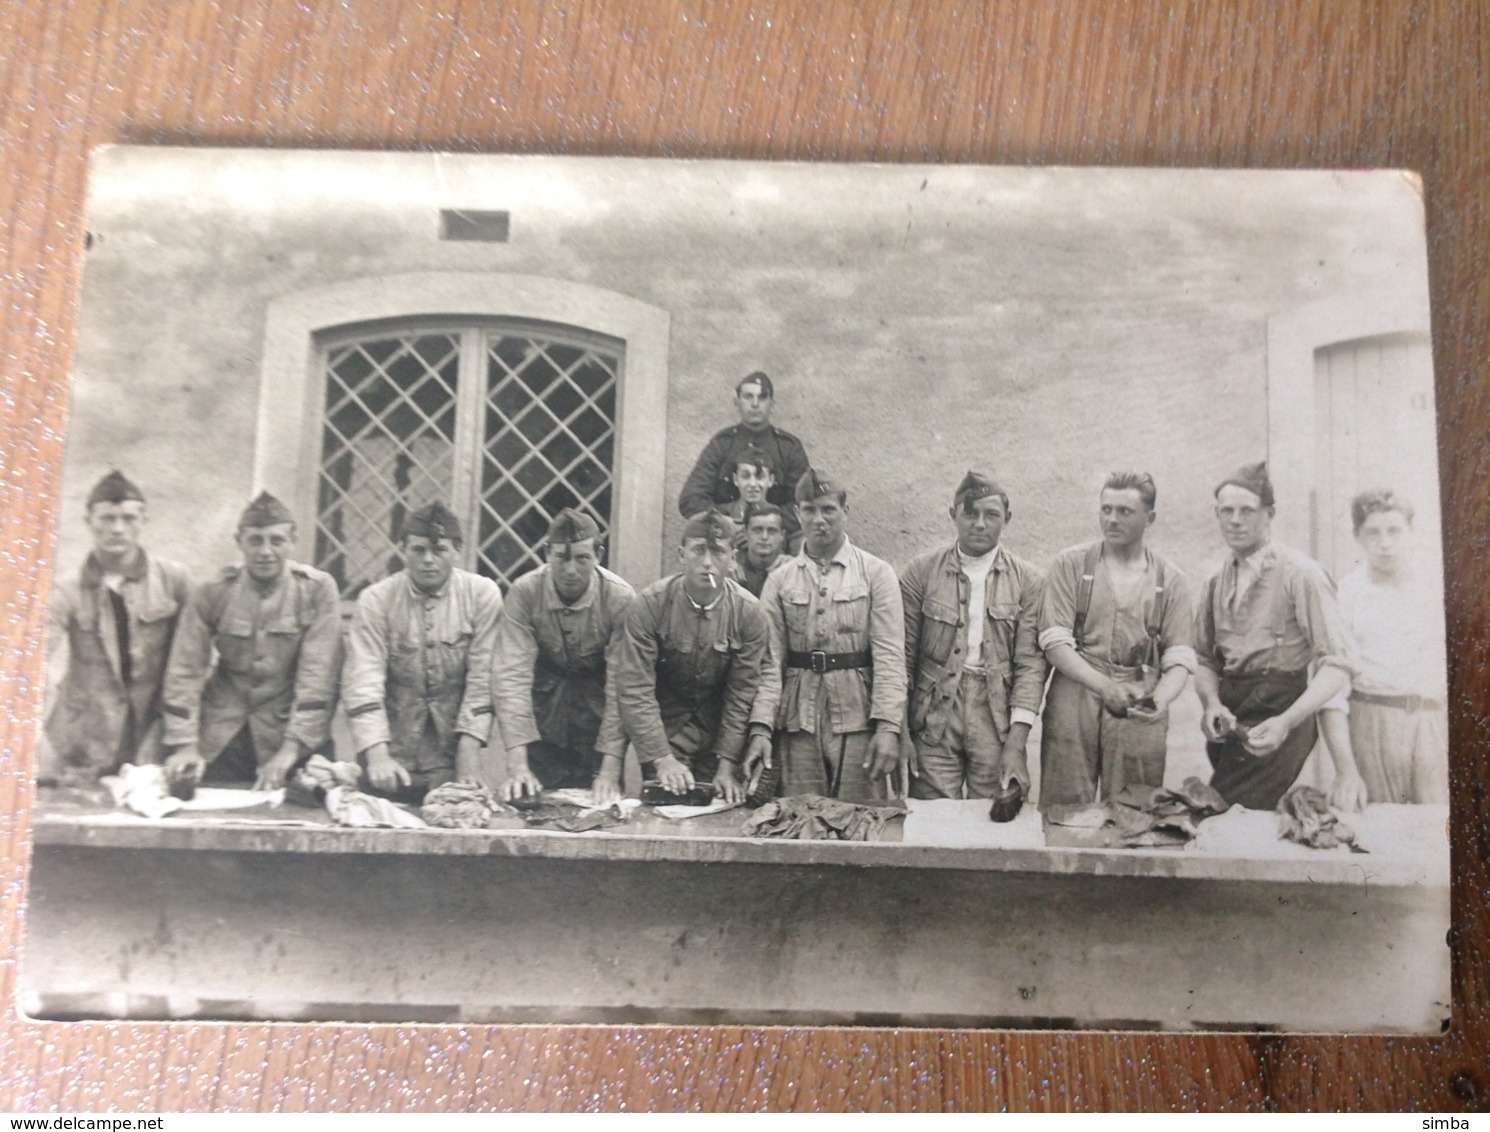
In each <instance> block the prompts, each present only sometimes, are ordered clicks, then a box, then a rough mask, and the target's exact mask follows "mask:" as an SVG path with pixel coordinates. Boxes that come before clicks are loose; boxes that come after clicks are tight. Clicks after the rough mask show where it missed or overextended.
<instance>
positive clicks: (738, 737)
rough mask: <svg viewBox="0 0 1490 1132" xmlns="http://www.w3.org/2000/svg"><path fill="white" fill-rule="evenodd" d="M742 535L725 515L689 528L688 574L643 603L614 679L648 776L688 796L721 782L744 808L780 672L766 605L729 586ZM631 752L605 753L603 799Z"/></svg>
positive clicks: (616, 660) (634, 606)
mask: <svg viewBox="0 0 1490 1132" xmlns="http://www.w3.org/2000/svg"><path fill="white" fill-rule="evenodd" d="M734 534H735V529H734V524H733V523H732V522H731V521H730V519H729V517H728V516H727V515H723V514H720V513H719V512H717V511H706V512H702V513H700V514H698V515H695V516H694V517H693V518H691V519H689V520H688V523H687V524H686V525H685V526H684V528H683V534H682V538H681V539H680V541H679V545H678V559H679V561H680V562H681V563H682V566H683V569H682V572H681V573H678V574H673V575H671V576H669V577H666V578H662V579H660V580H659V581H656V582H653V583H652V584H651V585H650V586H647V587H646V588H645V589H643V590H642V591H641V592H640V593H638V594H637V595H636V600H635V601H633V602H632V603H631V608H630V609H629V610H628V611H627V613H626V619H625V623H624V626H623V628H622V631H621V634H620V637H619V639H618V640H617V642H616V646H615V652H614V654H613V656H612V658H611V662H610V679H611V682H612V684H613V686H614V692H613V694H614V696H615V700H616V704H617V707H618V709H619V711H620V716H621V723H622V725H623V727H624V728H625V732H626V735H627V736H628V737H629V738H630V740H631V742H632V743H633V744H635V746H636V751H637V758H638V759H639V760H640V761H641V764H642V769H643V772H644V773H646V774H648V775H649V777H652V778H655V779H656V780H657V781H659V782H660V783H661V784H662V785H663V786H664V787H665V788H666V789H668V790H671V791H673V792H674V793H680V794H681V793H684V792H686V791H688V790H691V789H692V788H693V787H694V785H695V784H696V783H698V782H707V781H710V780H712V781H713V784H714V788H715V791H716V795H717V796H718V797H720V798H722V799H724V800H726V801H731V802H738V801H742V800H743V799H744V796H745V789H744V785H743V783H742V782H741V780H740V772H739V767H740V763H741V761H742V758H743V757H744V756H745V754H746V750H745V747H746V729H747V726H748V723H749V720H750V709H751V705H752V704H753V703H754V702H755V699H756V694H757V692H758V691H759V690H760V687H761V684H762V681H763V679H769V676H770V673H771V672H772V665H771V662H770V657H769V654H768V652H767V640H768V635H769V631H768V629H767V626H766V616H765V614H764V613H763V612H762V611H761V606H760V602H758V601H757V600H756V599H755V598H754V597H752V596H751V595H750V594H749V593H747V592H746V591H745V589H744V588H743V587H742V586H741V585H740V584H739V583H738V582H735V581H732V580H731V579H730V578H729V561H730V553H731V544H732V541H733V539H734ZM769 742H770V740H769V739H766V740H763V741H762V742H761V744H758V746H769ZM622 753H623V752H622V750H621V749H620V746H619V744H618V745H615V746H612V747H609V748H607V749H606V750H605V751H604V754H605V756H606V757H605V763H604V765H603V767H602V769H601V772H600V782H599V783H597V786H596V791H597V793H600V792H601V791H602V788H603V791H604V793H605V795H606V796H613V795H614V794H617V793H619V792H620V785H621V756H622ZM758 755H759V753H758V752H754V751H753V752H752V756H754V757H758Z"/></svg>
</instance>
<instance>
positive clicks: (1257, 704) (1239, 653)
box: [1195, 463, 1364, 810]
mask: <svg viewBox="0 0 1490 1132" xmlns="http://www.w3.org/2000/svg"><path fill="white" fill-rule="evenodd" d="M1215 495H1216V519H1217V521H1218V522H1219V524H1220V527H1221V537H1222V538H1223V539H1224V540H1225V542H1226V545H1227V547H1228V549H1229V550H1230V553H1229V554H1228V555H1227V556H1226V561H1225V563H1224V564H1223V565H1222V566H1221V569H1220V570H1219V571H1217V572H1216V573H1215V574H1213V575H1211V577H1210V579H1209V580H1208V581H1207V582H1206V584H1205V589H1204V591H1203V592H1202V594H1201V595H1200V601H1199V608H1198V609H1197V610H1196V629H1195V652H1196V658H1197V660H1198V661H1199V666H1198V667H1197V668H1196V670H1195V689H1196V691H1197V692H1198V693H1199V695H1200V703H1201V708H1202V715H1201V727H1202V728H1203V729H1204V731H1205V737H1206V739H1207V740H1208V742H1207V744H1206V754H1207V755H1208V756H1209V757H1210V760H1211V767H1212V769H1213V773H1212V776H1211V785H1212V786H1213V787H1215V788H1216V790H1217V791H1218V792H1219V793H1220V795H1221V796H1222V797H1223V798H1225V799H1226V800H1227V801H1228V802H1236V803H1239V804H1241V805H1243V806H1246V807H1248V808H1249V809H1254V810H1271V809H1273V807H1275V806H1276V805H1277V804H1278V800H1279V799H1280V798H1282V797H1283V795H1284V794H1285V793H1286V792H1287V791H1288V788H1289V787H1290V786H1292V785H1293V783H1294V780H1295V779H1296V778H1297V777H1298V774H1299V771H1300V769H1302V767H1303V765H1304V760H1305V759H1307V758H1308V757H1309V752H1310V750H1311V749H1313V747H1314V742H1315V739H1316V738H1317V736H1318V726H1317V721H1316V719H1315V716H1316V715H1317V713H1318V712H1319V710H1320V709H1321V708H1323V707H1324V706H1325V705H1326V704H1327V703H1328V702H1329V701H1330V700H1331V699H1332V698H1333V697H1334V696H1336V695H1338V694H1339V693H1341V692H1343V691H1345V690H1346V689H1347V688H1349V687H1350V681H1351V676H1352V675H1353V674H1354V671H1355V660H1354V657H1353V652H1354V649H1353V645H1352V643H1351V640H1350V633H1349V630H1347V629H1346V627H1345V623H1344V621H1343V620H1342V619H1341V617H1340V610H1339V608H1338V607H1337V606H1336V604H1335V588H1334V586H1333V585H1331V584H1330V579H1329V577H1328V576H1327V575H1326V574H1325V572H1324V571H1323V570H1322V569H1320V567H1319V565H1318V564H1317V563H1316V562H1314V561H1313V560H1311V559H1309V558H1306V557H1305V556H1304V555H1302V554H1300V553H1299V552H1298V551H1296V550H1291V549H1289V548H1288V547H1285V546H1280V545H1278V544H1277V543H1275V542H1273V541H1272V523H1273V515H1274V514H1275V513H1276V510H1275V507H1274V503H1273V485H1272V482H1271V481H1270V480H1269V479H1268V473H1267V465H1266V464H1265V463H1263V464H1249V465H1246V466H1245V467H1242V468H1239V469H1237V471H1236V472H1235V473H1233V474H1232V475H1231V476H1229V477H1228V478H1227V479H1224V480H1222V481H1221V484H1220V486H1218V487H1217V488H1216V493H1215ZM1311 671H1312V672H1313V675H1310V673H1311ZM1331 754H1332V756H1333V757H1334V759H1335V772H1336V775H1337V777H1338V778H1340V779H1341V782H1340V783H1337V785H1336V787H1335V788H1333V789H1332V795H1333V796H1334V797H1336V798H1337V799H1339V800H1341V801H1344V802H1347V803H1350V800H1351V799H1353V798H1354V796H1355V795H1356V794H1357V793H1363V792H1364V786H1362V785H1360V784H1359V779H1360V775H1359V774H1357V773H1356V769H1355V764H1354V762H1353V760H1352V758H1351V754H1350V752H1349V751H1348V750H1338V751H1337V750H1334V749H1333V748H1332V749H1331Z"/></svg>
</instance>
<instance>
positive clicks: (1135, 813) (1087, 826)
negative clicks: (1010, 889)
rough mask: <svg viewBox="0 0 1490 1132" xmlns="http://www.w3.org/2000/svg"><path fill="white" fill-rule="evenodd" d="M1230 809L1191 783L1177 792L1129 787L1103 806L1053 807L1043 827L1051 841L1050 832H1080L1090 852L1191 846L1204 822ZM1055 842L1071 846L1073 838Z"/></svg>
mask: <svg viewBox="0 0 1490 1132" xmlns="http://www.w3.org/2000/svg"><path fill="white" fill-rule="evenodd" d="M1230 808H1231V806H1230V803H1229V802H1227V801H1226V799H1225V798H1223V797H1221V795H1220V794H1218V793H1217V792H1216V791H1215V790H1214V789H1212V788H1211V787H1210V786H1208V785H1206V784H1205V783H1204V782H1201V781H1200V779H1198V778H1193V777H1192V778H1187V779H1185V781H1184V784H1183V785H1181V786H1180V787H1178V788H1175V789H1170V788H1166V787H1163V786H1129V787H1125V788H1124V789H1122V790H1120V791H1118V793H1117V794H1115V795H1114V796H1113V797H1111V798H1109V799H1107V801H1105V802H1093V803H1090V804H1082V805H1058V806H1050V807H1049V808H1048V809H1047V810H1046V811H1045V824H1046V830H1047V836H1049V830H1050V827H1052V826H1063V827H1067V828H1070V829H1074V830H1078V831H1081V833H1080V835H1079V836H1078V837H1077V841H1079V843H1080V844H1081V845H1083V846H1089V847H1091V848H1098V849H1153V848H1172V847H1177V846H1181V845H1184V844H1186V843H1188V842H1189V841H1190V840H1191V839H1192V838H1193V837H1194V836H1195V834H1196V832H1197V829H1198V826H1199V824H1200V823H1201V822H1202V821H1204V820H1205V819H1206V818H1208V817H1214V816H1215V815H1216V814H1221V813H1225V812H1226V811H1227V810H1228V809H1230ZM1057 840H1058V841H1065V842H1069V835H1068V837H1067V838H1057Z"/></svg>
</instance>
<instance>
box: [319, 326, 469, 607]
mask: <svg viewBox="0 0 1490 1132" xmlns="http://www.w3.org/2000/svg"><path fill="white" fill-rule="evenodd" d="M325 366H326V369H325V378H326V402H325V404H326V410H325V417H324V419H323V425H322V430H321V474H320V477H319V482H318V489H317V507H316V546H315V562H316V565H318V566H320V567H321V568H322V569H323V570H326V571H328V572H329V573H330V574H331V575H332V576H333V577H335V578H336V580H337V583H338V584H339V585H340V586H341V588H342V592H343V593H350V592H353V591H356V590H360V589H361V588H362V587H364V586H366V585H367V584H368V583H369V582H373V581H376V580H377V579H379V578H382V577H384V576H386V575H387V574H388V573H389V572H390V570H391V569H397V568H398V555H397V550H396V543H395V535H396V534H397V531H398V528H399V525H400V524H401V523H402V522H403V519H404V516H405V515H407V514H408V512H409V511H411V510H414V509H416V508H418V507H421V506H423V505H424V504H425V503H428V502H430V501H431V500H436V499H439V500H444V501H447V502H448V501H449V497H450V485H451V482H452V480H453V478H454V473H455V408H456V403H455V395H456V383H457V376H458V373H459V368H460V338H459V336H458V335H455V334H407V335H379V336H378V337H376V338H372V339H367V340H363V341H359V342H354V343H350V344H347V345H342V346H337V347H334V348H331V349H329V350H327V352H326V360H325Z"/></svg>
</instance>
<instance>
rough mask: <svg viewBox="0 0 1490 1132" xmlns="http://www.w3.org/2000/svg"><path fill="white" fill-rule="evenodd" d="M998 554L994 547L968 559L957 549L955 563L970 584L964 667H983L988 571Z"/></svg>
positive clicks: (997, 549)
mask: <svg viewBox="0 0 1490 1132" xmlns="http://www.w3.org/2000/svg"><path fill="white" fill-rule="evenodd" d="M998 552H999V548H998V547H996V546H995V547H994V548H993V549H992V550H990V551H989V552H988V553H987V554H982V555H979V556H978V557H977V558H969V557H968V556H967V555H966V554H964V553H963V552H962V550H961V549H960V548H959V550H958V551H957V562H958V564H959V565H960V566H961V567H962V572H963V574H965V575H966V576H967V580H968V582H969V583H970V585H969V589H968V594H967V657H966V659H965V660H964V662H963V663H964V665H965V666H966V667H968V668H981V667H982V665H983V612H984V609H985V607H986V604H987V601H988V571H989V570H991V569H993V557H994V555H996V554H997V553H998Z"/></svg>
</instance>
